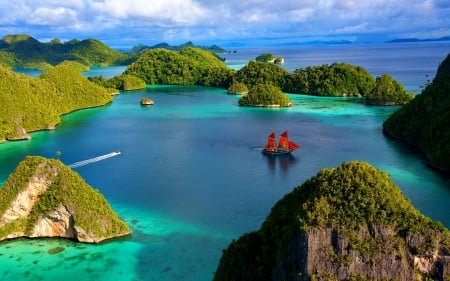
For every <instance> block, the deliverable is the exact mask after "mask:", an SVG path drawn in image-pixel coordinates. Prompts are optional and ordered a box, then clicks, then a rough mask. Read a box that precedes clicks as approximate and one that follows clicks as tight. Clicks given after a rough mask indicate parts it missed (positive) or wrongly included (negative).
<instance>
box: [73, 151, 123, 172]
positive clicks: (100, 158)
mask: <svg viewBox="0 0 450 281" xmlns="http://www.w3.org/2000/svg"><path fill="white" fill-rule="evenodd" d="M119 154H120V151H114V152H111V153H108V154H105V155H100V156H97V157H94V158H91V159H87V160H83V161H79V162H75V163H72V164H70V165H68V166H69V167H70V168H78V167H81V166H84V165H87V164H91V163H94V162H98V161H102V160H105V159H108V158H111V157H114V156H117V155H119Z"/></svg>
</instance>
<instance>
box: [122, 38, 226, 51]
mask: <svg viewBox="0 0 450 281" xmlns="http://www.w3.org/2000/svg"><path fill="white" fill-rule="evenodd" d="M185 47H194V48H199V49H203V50H206V51H211V52H213V53H227V52H228V51H227V50H225V49H223V48H221V47H219V46H217V45H211V46H197V45H194V43H192V42H191V41H188V42H186V43H184V44H181V45H178V46H172V45H169V44H168V43H159V44H156V45H153V46H146V45H144V44H139V45H137V46H134V47H133V48H131V49H130V50H129V51H127V53H129V54H137V53H140V52H141V51H143V50H146V49H166V50H172V51H179V50H181V49H183V48H185Z"/></svg>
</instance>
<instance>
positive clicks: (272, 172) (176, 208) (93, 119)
mask: <svg viewBox="0 0 450 281" xmlns="http://www.w3.org/2000/svg"><path fill="white" fill-rule="evenodd" d="M263 52H270V53H273V54H274V55H275V56H281V57H284V59H285V61H286V63H285V64H284V65H283V67H285V68H286V69H288V70H291V71H292V70H294V69H296V68H301V67H306V66H308V65H319V64H324V63H327V64H331V63H333V62H347V63H351V64H356V65H361V66H363V67H364V68H366V69H367V70H368V71H369V72H370V73H372V74H373V75H375V76H377V75H381V74H383V73H388V74H391V75H392V76H393V77H394V78H395V79H397V80H398V81H400V82H401V83H403V84H404V85H405V87H406V88H407V90H409V91H413V92H415V93H419V92H420V90H421V87H422V86H423V85H425V84H426V83H427V80H431V79H432V78H433V77H434V74H435V71H436V69H437V66H438V65H439V62H440V61H442V60H443V59H444V58H445V56H446V55H447V54H448V53H449V52H450V45H449V43H448V42H420V43H397V44H380V45H372V44H367V45H334V46H299V47H277V48H275V47H273V48H246V49H237V50H236V52H235V53H230V54H224V55H223V56H224V57H225V58H226V63H227V64H228V65H229V66H230V67H233V68H239V67H242V66H243V65H245V64H246V63H247V62H248V61H249V60H251V59H254V58H255V57H256V56H258V55H259V54H261V53H263ZM123 70H124V68H123V67H107V68H93V69H91V71H90V72H88V73H85V75H86V76H90V75H102V76H104V77H112V76H114V75H116V74H120V73H121V72H122V71H123ZM18 71H21V72H25V73H27V71H23V70H18ZM29 74H30V75H34V76H36V75H39V74H38V73H36V72H32V73H29ZM142 97H149V98H151V99H152V100H154V102H155V105H154V106H152V107H142V106H140V104H139V101H140V99H141V98H142ZM289 97H290V98H291V99H292V100H293V103H294V107H292V108H283V109H265V108H247V107H239V106H237V100H238V98H239V97H236V96H230V95H227V94H226V90H223V89H217V88H207V87H197V86H162V85H156V86H148V87H147V89H146V90H139V91H131V92H122V93H121V94H120V95H118V96H116V97H115V98H114V102H113V103H111V104H109V105H107V106H104V107H100V108H94V109H87V110H82V111H77V112H75V113H71V114H69V115H66V116H64V117H63V118H62V123H61V124H60V125H59V126H58V127H57V129H56V130H54V131H42V132H36V133H33V134H32V140H30V141H19V142H7V143H4V144H1V145H0V184H2V183H3V182H4V181H6V179H7V177H8V175H9V173H11V172H12V171H13V169H14V168H15V167H16V166H17V164H18V163H19V162H20V161H21V160H22V159H23V158H24V157H25V156H26V155H41V156H44V157H50V158H56V157H57V155H56V152H57V151H60V152H61V155H60V159H61V161H63V162H64V163H66V164H67V165H70V164H73V163H77V162H79V161H86V162H82V163H84V164H85V165H80V166H78V167H75V168H73V169H74V170H75V171H76V172H78V173H79V174H80V175H81V176H82V177H83V178H84V179H85V180H86V182H87V183H89V184H90V185H91V186H93V187H94V188H97V189H98V190H99V191H100V192H101V193H102V194H103V195H104V196H105V197H106V199H107V200H108V201H109V202H110V204H111V206H112V207H113V208H114V210H115V211H116V212H117V213H118V214H119V216H120V217H121V218H123V219H124V220H125V221H126V222H127V223H128V224H129V226H130V227H131V228H132V229H133V234H132V235H131V236H129V237H126V238H121V239H116V240H112V241H108V242H106V243H102V244H99V245H89V244H80V243H75V242H72V241H68V240H65V239H37V240H30V239H18V240H12V241H6V242H2V243H0V279H1V280H59V279H64V280H67V281H69V280H160V281H165V280H167V281H168V280H192V281H203V280H205V281H206V280H211V279H212V277H213V273H214V271H215V269H216V267H217V265H218V262H219V259H220V256H221V254H222V250H223V249H224V248H225V247H227V245H228V244H229V243H230V242H231V241H232V240H233V239H236V238H238V237H239V236H240V235H242V234H244V233H246V232H249V231H253V230H257V229H258V228H259V227H260V225H261V223H262V222H263V221H264V219H265V218H266V216H267V215H268V214H269V212H270V209H271V207H272V206H273V205H274V204H275V202H277V201H278V200H279V199H281V198H282V197H283V196H284V195H285V194H286V193H288V192H290V191H291V190H292V189H293V188H294V187H296V186H298V185H300V184H301V183H303V182H304V181H305V180H307V179H309V178H310V177H312V176H314V175H315V174H317V173H318V172H319V171H320V170H321V169H323V168H325V167H336V166H338V165H339V164H341V163H343V162H345V161H353V160H358V161H366V162H369V163H370V164H371V165H373V166H375V167H377V168H379V169H381V170H383V171H386V172H387V173H389V174H390V176H391V177H392V179H393V180H394V181H395V183H396V184H397V185H398V186H399V188H400V189H401V190H402V192H403V193H404V194H405V196H407V197H408V198H410V200H411V202H412V203H413V205H414V206H415V207H416V208H418V209H419V210H420V211H421V212H423V213H424V214H425V215H427V216H429V217H431V218H432V219H435V220H439V221H441V222H442V223H443V224H444V225H445V226H447V227H450V210H449V209H448V202H449V201H450V179H449V178H448V177H446V176H443V175H442V174H440V173H439V172H436V171H435V170H433V169H431V168H430V167H428V166H427V165H426V164H425V163H424V161H423V159H422V158H421V156H420V155H418V154H417V153H415V152H413V151H412V150H410V149H409V148H407V147H405V146H403V145H402V144H400V143H398V142H397V141H393V140H391V139H388V138H386V137H385V136H384V135H383V133H382V129H381V128H382V127H381V126H382V123H383V120H385V119H386V118H387V117H388V116H389V115H390V114H391V113H392V112H394V111H395V110H397V109H398V107H370V106H366V105H364V103H363V101H362V100H361V99H358V98H325V97H311V96H304V95H292V94H289ZM285 130H288V131H289V134H290V138H291V139H292V140H293V141H295V142H296V143H298V144H299V145H300V146H301V148H300V150H297V151H295V152H293V154H292V155H291V156H290V157H278V158H277V157H267V156H265V155H263V154H261V152H260V150H261V148H262V146H264V145H265V142H266V138H267V136H268V135H269V134H270V133H271V132H276V133H277V134H280V133H282V132H283V131H285ZM115 151H120V152H121V154H120V155H115V156H113V157H105V158H104V159H103V160H100V161H96V160H98V158H96V157H98V156H101V155H105V154H109V153H111V152H115Z"/></svg>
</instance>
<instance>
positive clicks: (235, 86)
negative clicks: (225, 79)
mask: <svg viewBox="0 0 450 281" xmlns="http://www.w3.org/2000/svg"><path fill="white" fill-rule="evenodd" d="M227 93H228V94H230V95H245V94H248V88H247V86H245V84H244V83H240V82H236V81H233V82H232V83H231V85H230V87H228V89H227Z"/></svg>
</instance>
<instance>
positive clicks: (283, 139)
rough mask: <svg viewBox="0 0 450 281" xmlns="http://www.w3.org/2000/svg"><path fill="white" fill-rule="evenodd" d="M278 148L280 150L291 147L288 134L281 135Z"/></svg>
mask: <svg viewBox="0 0 450 281" xmlns="http://www.w3.org/2000/svg"><path fill="white" fill-rule="evenodd" d="M278 147H280V148H288V147H289V140H288V132H287V131H285V132H284V133H282V134H281V135H280V140H279V142H278Z"/></svg>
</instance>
